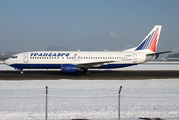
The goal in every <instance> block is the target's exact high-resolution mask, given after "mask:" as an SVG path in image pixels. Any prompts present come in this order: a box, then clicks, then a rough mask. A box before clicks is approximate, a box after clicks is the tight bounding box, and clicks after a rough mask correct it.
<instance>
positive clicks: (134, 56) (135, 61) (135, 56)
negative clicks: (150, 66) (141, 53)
mask: <svg viewBox="0 0 179 120" xmlns="http://www.w3.org/2000/svg"><path fill="white" fill-rule="evenodd" d="M133 62H134V63H137V54H133Z"/></svg>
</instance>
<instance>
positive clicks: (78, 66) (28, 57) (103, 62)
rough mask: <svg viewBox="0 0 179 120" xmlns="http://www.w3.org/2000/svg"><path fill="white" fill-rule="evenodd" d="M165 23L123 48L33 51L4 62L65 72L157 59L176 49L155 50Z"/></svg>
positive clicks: (21, 68) (106, 67)
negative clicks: (128, 47)
mask: <svg viewBox="0 0 179 120" xmlns="http://www.w3.org/2000/svg"><path fill="white" fill-rule="evenodd" d="M161 29H162V26H161V25H155V26H154V27H153V29H152V30H151V31H150V32H149V34H148V35H147V36H146V37H145V38H144V40H143V41H142V42H141V43H140V44H139V45H138V46H137V47H134V48H131V49H127V50H123V51H80V50H78V51H32V52H23V53H19V54H16V55H13V56H12V57H11V58H9V59H7V60H5V61H4V63H5V64H7V65H9V66H11V67H14V68H15V69H16V70H20V71H21V74H23V69H61V71H62V72H66V73H75V72H77V71H83V72H84V73H85V74H86V75H88V74H90V71H89V69H112V68H121V67H128V66H132V65H137V64H142V63H146V62H148V61H151V60H154V59H157V58H158V56H159V55H160V54H164V53H169V52H173V51H165V52H156V48H157V44H158V40H159V36H160V32H161Z"/></svg>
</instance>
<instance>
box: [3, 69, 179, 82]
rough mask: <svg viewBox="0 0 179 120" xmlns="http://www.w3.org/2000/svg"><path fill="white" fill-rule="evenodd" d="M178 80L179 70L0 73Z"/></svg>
mask: <svg viewBox="0 0 179 120" xmlns="http://www.w3.org/2000/svg"><path fill="white" fill-rule="evenodd" d="M169 78H172V79H173V78H178V79H179V70H169V71H167V70H152V71H150V70H145V71H125V70H121V71H109V70H108V71H91V73H90V75H85V74H84V73H83V72H77V73H63V72H61V71H24V74H20V71H0V80H60V79H72V80H80V79H81V80H87V79H89V80H93V79H94V80H114V79H116V80H125V79H132V80H138V79H144V80H145V79H169Z"/></svg>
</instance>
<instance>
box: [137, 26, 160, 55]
mask: <svg viewBox="0 0 179 120" xmlns="http://www.w3.org/2000/svg"><path fill="white" fill-rule="evenodd" d="M161 29H162V26H161V25H156V26H154V28H153V29H152V30H151V31H150V33H149V34H148V35H147V36H146V37H145V39H144V40H143V41H142V42H141V43H140V44H139V45H138V46H137V47H136V49H135V51H138V50H149V51H150V52H155V51H156V48H157V44H158V40H159V36H160V31H161Z"/></svg>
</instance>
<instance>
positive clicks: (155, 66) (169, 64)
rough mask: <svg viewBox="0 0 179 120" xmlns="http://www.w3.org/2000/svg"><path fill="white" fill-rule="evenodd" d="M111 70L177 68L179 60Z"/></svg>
mask: <svg viewBox="0 0 179 120" xmlns="http://www.w3.org/2000/svg"><path fill="white" fill-rule="evenodd" d="M0 70H14V68H13V67H10V66H8V65H6V64H0ZM25 70H28V69H25ZM31 70H33V69H31ZM35 70H36V69H35ZM42 70H46V69H42ZM113 70H179V62H148V63H146V64H139V65H134V66H130V67H124V68H118V69H113Z"/></svg>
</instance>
